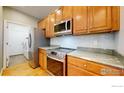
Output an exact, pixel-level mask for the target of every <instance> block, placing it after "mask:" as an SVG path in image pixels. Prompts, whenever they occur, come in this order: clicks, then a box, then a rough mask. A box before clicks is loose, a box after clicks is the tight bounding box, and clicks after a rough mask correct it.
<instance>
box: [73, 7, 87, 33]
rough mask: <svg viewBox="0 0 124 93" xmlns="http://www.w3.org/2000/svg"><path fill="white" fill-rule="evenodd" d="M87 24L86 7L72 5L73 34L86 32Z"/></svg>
mask: <svg viewBox="0 0 124 93" xmlns="http://www.w3.org/2000/svg"><path fill="white" fill-rule="evenodd" d="M87 25H88V7H86V6H74V7H73V34H74V35H76V34H85V33H87Z"/></svg>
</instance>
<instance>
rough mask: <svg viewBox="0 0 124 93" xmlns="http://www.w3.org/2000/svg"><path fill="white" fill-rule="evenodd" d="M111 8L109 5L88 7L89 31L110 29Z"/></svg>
mask: <svg viewBox="0 0 124 93" xmlns="http://www.w3.org/2000/svg"><path fill="white" fill-rule="evenodd" d="M111 11H112V8H111V7H110V6H91V7H88V13H89V27H88V28H89V33H94V32H106V31H111V29H112V25H111V22H112V12H111Z"/></svg>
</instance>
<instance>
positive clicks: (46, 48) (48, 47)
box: [39, 46, 59, 50]
mask: <svg viewBox="0 0 124 93" xmlns="http://www.w3.org/2000/svg"><path fill="white" fill-rule="evenodd" d="M58 47H59V46H46V47H39V48H41V49H44V50H48V49H54V48H58Z"/></svg>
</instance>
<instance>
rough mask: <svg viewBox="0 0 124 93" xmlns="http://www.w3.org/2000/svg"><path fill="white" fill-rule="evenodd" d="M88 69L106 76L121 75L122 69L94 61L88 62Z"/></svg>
mask: <svg viewBox="0 0 124 93" xmlns="http://www.w3.org/2000/svg"><path fill="white" fill-rule="evenodd" d="M87 70H88V71H91V72H93V73H96V74H100V75H104V76H120V75H121V69H116V68H114V67H109V66H105V65H101V64H97V63H94V62H90V61H89V62H88V63H87Z"/></svg>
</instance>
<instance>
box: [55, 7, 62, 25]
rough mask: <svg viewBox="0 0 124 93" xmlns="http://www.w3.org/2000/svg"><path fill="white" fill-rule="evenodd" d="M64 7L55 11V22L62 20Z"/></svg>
mask: <svg viewBox="0 0 124 93" xmlns="http://www.w3.org/2000/svg"><path fill="white" fill-rule="evenodd" d="M62 14H63V13H62V7H61V8H59V9H58V10H57V11H56V12H55V19H56V20H55V22H56V23H57V22H60V21H61V20H62Z"/></svg>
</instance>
